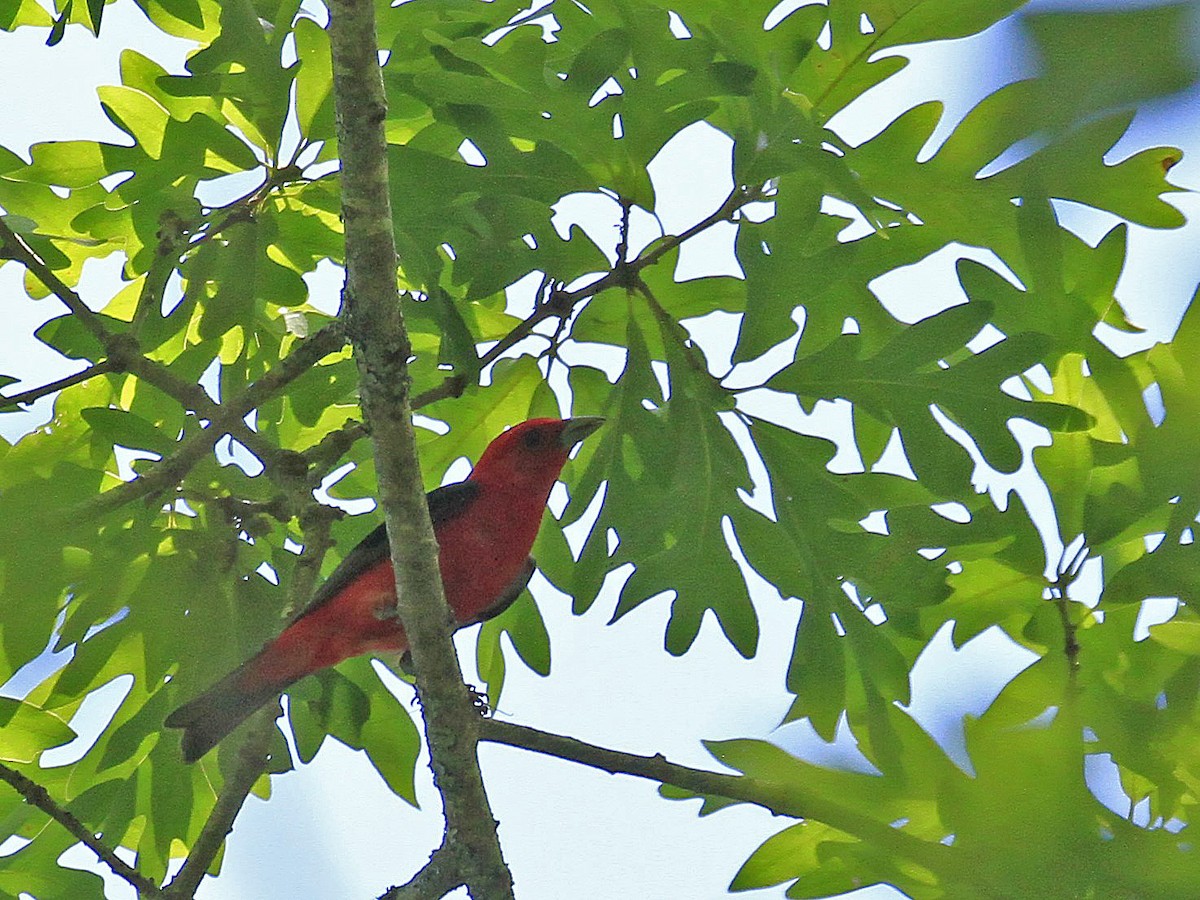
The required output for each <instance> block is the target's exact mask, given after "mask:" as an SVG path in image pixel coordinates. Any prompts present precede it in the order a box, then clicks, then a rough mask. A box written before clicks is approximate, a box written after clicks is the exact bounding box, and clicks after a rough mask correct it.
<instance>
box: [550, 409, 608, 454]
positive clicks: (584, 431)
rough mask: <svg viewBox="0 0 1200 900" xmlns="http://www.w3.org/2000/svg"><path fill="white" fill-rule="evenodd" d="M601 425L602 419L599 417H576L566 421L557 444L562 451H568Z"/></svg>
mask: <svg viewBox="0 0 1200 900" xmlns="http://www.w3.org/2000/svg"><path fill="white" fill-rule="evenodd" d="M603 424H604V419H603V417H601V416H576V417H575V418H573V419H567V424H566V425H564V426H563V430H562V433H561V434H559V436H558V443H559V445H560V446H561V447H562V448H563V449H564V450H570V449H571V448H572V447H574V446H575V445H576V444H578V443H579V442H580V441H582V440H583V439H584V438H586V437H587V436H588V435H589V434H591V433H592V432H593V431H595V430H596V429H597V428H599V427H600V426H601V425H603Z"/></svg>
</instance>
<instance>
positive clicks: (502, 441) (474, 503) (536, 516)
mask: <svg viewBox="0 0 1200 900" xmlns="http://www.w3.org/2000/svg"><path fill="white" fill-rule="evenodd" d="M603 421H604V420H603V419H599V418H595V417H590V416H587V417H580V418H574V419H531V420H530V421H528V422H522V423H521V424H520V425H517V426H515V427H513V428H511V429H509V430H508V431H506V432H504V433H503V434H501V435H500V436H499V437H497V438H496V439H495V440H493V441H492V442H491V444H489V445H488V447H487V449H486V450H485V451H484V452H483V456H481V457H480V459H479V463H478V465H476V466H475V468H474V470H473V471H472V472H471V474H470V476H469V477H468V478H467V480H466V481H463V482H461V483H459V484H448V485H444V486H442V487H440V488H437V489H436V490H433V491H430V492H429V493H428V494H427V495H426V502H427V503H428V504H429V517H430V519H432V520H433V529H434V533H435V534H436V535H437V541H438V548H439V561H440V567H441V572H442V585H443V587H444V588H445V591H446V602H447V603H448V604H449V605H450V608H451V609H452V610H453V611H454V615H455V618H456V619H457V621H458V624H459V627H465V626H467V625H473V624H475V623H477V622H482V621H484V620H486V619H489V618H491V617H492V616H495V615H498V614H499V613H501V612H503V611H504V610H505V609H506V608H507V607H508V606H509V605H510V604H511V603H512V602H513V601H514V600H515V599H516V598H517V597H518V596H520V594H521V591H522V590H524V588H525V585H526V584H527V583H528V582H529V578H530V577H531V576H532V574H533V559H532V558H531V557H530V556H529V551H530V550H531V549H532V548H533V541H534V538H535V537H537V532H538V527H539V526H540V525H541V521H542V509H543V508H544V507H545V505H546V500H547V498H548V497H549V496H550V489H551V488H552V487H553V486H554V482H555V480H556V479H557V478H558V475H559V473H560V472H561V471H562V467H563V464H564V463H566V461H567V456H568V454H569V453H570V452H571V450H572V448H573V447H574V446H575V445H576V444H578V443H579V442H580V441H582V440H583V439H584V438H586V437H587V436H588V435H589V434H591V433H592V432H593V431H595V430H596V429H597V428H599V427H600V425H601V424H602V423H603ZM395 603H396V582H395V580H394V576H393V573H392V560H391V557H390V555H389V550H388V536H387V531H386V529H385V526H383V525H380V526H379V527H378V528H376V529H375V530H374V531H372V532H371V533H370V534H369V535H367V536H366V537H365V538H364V539H363V540H362V542H361V543H360V544H359V545H358V546H357V547H355V548H354V549H353V550H351V551H350V553H348V554H347V555H346V557H345V558H344V559H343V560H342V562H341V565H339V566H338V567H337V568H336V569H335V570H334V572H333V574H332V575H330V576H329V579H328V580H327V581H326V582H325V583H324V584H322V585H321V587H320V589H319V590H318V591H317V593H316V595H315V596H314V597H313V600H312V602H311V603H310V604H309V605H308V606H307V607H306V608H305V609H304V610H303V611H302V612H301V613H300V614H299V615H297V616H296V617H295V618H294V619H292V621H291V623H290V624H289V625H288V626H287V627H286V628H285V629H284V630H283V633H282V634H280V635H279V637H277V638H275V639H274V640H273V641H271V642H270V643H268V644H267V645H266V646H265V647H263V649H262V650H260V651H259V652H258V654H257V655H255V656H254V657H252V658H251V659H250V660H248V661H247V662H245V663H243V664H242V665H241V666H240V667H238V668H237V669H235V670H234V671H233V672H231V673H230V674H228V675H226V676H225V677H224V678H222V679H221V680H220V681H218V682H217V683H216V684H215V685H213V686H212V687H210V688H209V689H208V690H207V691H205V692H204V693H203V694H201V695H200V696H199V697H197V698H195V699H194V700H191V701H189V702H188V703H185V704H184V705H183V706H181V707H179V709H177V710H175V711H174V712H173V713H171V714H170V715H169V716H168V717H167V719H166V725H167V726H168V727H169V728H182V729H183V756H184V759H185V760H186V761H187V762H194V761H195V760H197V759H199V758H200V757H201V756H203V755H204V754H205V753H207V752H208V751H209V750H211V749H212V748H213V747H214V746H216V744H217V742H218V741H220V740H221V739H222V738H224V737H225V736H226V735H227V734H229V733H230V732H231V731H233V729H234V728H236V727H237V726H238V725H239V724H240V723H241V722H242V721H244V720H245V719H246V718H248V717H249V716H250V714H251V713H253V712H254V711H255V710H257V709H258V708H259V707H261V706H262V705H263V704H265V703H267V702H269V701H270V700H272V699H274V698H275V697H276V696H278V695H279V694H280V693H281V692H282V691H284V690H285V689H286V688H287V687H288V686H289V685H291V684H293V683H294V682H296V681H298V680H299V679H301V678H303V677H304V676H305V675H309V674H311V673H313V672H316V671H318V670H320V669H324V668H326V667H327V666H332V665H335V664H337V663H339V662H341V661H342V660H344V659H349V658H350V657H352V656H358V655H360V654H363V653H403V652H404V651H405V650H407V649H408V639H407V638H406V637H405V634H404V629H403V627H401V625H400V623H399V622H398V621H397V619H396V617H395V614H394V610H395Z"/></svg>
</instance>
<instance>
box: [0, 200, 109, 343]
mask: <svg viewBox="0 0 1200 900" xmlns="http://www.w3.org/2000/svg"><path fill="white" fill-rule="evenodd" d="M0 258H5V259H12V260H15V261H16V262H19V263H21V265H23V266H24V267H25V268H26V269H28V270H29V271H30V272H32V273H33V274H34V275H35V276H37V279H38V281H40V282H41V283H42V284H44V285H45V286H46V287H47V288H48V289H49V290H50V291H51V293H53V294H54V296H56V297H57V298H58V299H59V300H61V301H62V302H63V303H64V304H66V307H67V309H69V310H70V311H71V313H72V314H73V315H74V316H75V317H76V318H78V319H79V321H80V322H81V323H82V324H83V327H84V328H86V329H87V330H88V331H89V332H90V333H91V335H92V336H93V337H94V338H95V339H96V340H98V341H99V342H100V345H101V346H102V347H104V349H105V352H106V353H108V355H109V356H112V355H113V353H112V352H111V351H112V348H111V347H110V344H111V343H112V341H113V338H114V335H113V333H112V332H111V331H109V330H108V328H106V327H105V325H104V321H103V320H102V319H101V318H100V315H99V313H95V312H92V310H91V308H90V307H89V306H88V305H87V304H86V303H84V302H83V298H82V297H80V296H79V294H77V293H75V291H74V290H72V289H71V288H70V287H69V286H68V285H67V284H66V283H65V282H64V281H63V280H62V279H61V278H59V277H58V276H57V275H55V274H54V270H53V269H51V268H50V266H48V265H47V264H46V262H45V261H44V260H43V259H42V258H41V257H40V256H38V254H37V252H36V251H35V250H34V249H33V248H32V247H30V246H29V244H28V243H26V242H25V239H24V238H23V237H21V236H20V235H19V234H17V233H16V232H15V231H13V230H12V228H10V227H9V225H8V222H6V221H5V220H4V217H3V216H0Z"/></svg>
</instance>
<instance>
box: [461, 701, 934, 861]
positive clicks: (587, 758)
mask: <svg viewBox="0 0 1200 900" xmlns="http://www.w3.org/2000/svg"><path fill="white" fill-rule="evenodd" d="M479 737H480V740H483V741H489V742H491V743H496V744H506V745H508V746H510V747H518V748H521V749H524V750H532V751H534V752H536V753H542V754H545V755H547V756H553V757H556V758H558V759H565V760H567V761H569V762H577V763H580V764H582V765H585V766H590V767H591V768H593V769H600V770H602V771H604V772H609V773H610V774H613V775H633V776H636V777H638V778H647V779H650V780H651V781H658V782H660V783H662V784H671V785H674V786H676V787H679V788H683V789H684V790H687V791H690V792H692V793H695V794H699V795H709V796H716V797H724V798H726V799H729V800H735V801H740V802H745V803H753V804H755V805H757V806H762V807H764V808H766V809H769V810H770V811H771V812H773V813H776V814H779V815H785V816H793V817H796V818H812V819H816V820H818V821H821V822H824V823H826V824H828V825H831V826H833V827H834V828H837V829H840V830H841V831H844V832H846V833H847V834H852V835H855V836H856V837H859V838H861V839H862V840H865V841H871V842H872V843H874V844H876V845H878V846H880V847H885V848H887V849H888V850H889V851H891V852H893V853H895V854H896V855H898V856H903V857H905V858H907V859H911V860H913V861H914V862H916V863H918V864H920V865H922V866H924V867H926V868H928V869H930V870H931V871H935V872H939V873H943V874H951V873H952V872H953V870H954V869H955V868H956V867H955V866H954V865H953V860H952V857H951V852H952V851H951V849H950V848H949V847H946V846H944V845H942V844H938V843H931V842H929V841H924V840H921V839H920V838H917V837H914V836H912V835H910V834H906V833H905V832H904V831H902V830H901V829H898V828H892V827H891V826H889V825H886V824H883V823H880V822H878V821H876V820H875V819H873V818H871V817H870V816H865V815H862V814H861V813H857V812H854V811H853V810H850V809H847V808H845V807H842V806H839V805H837V804H835V803H832V802H830V801H829V800H827V799H825V798H824V797H822V796H821V795H820V794H819V793H817V792H816V791H809V790H806V789H805V787H804V785H802V784H795V785H789V786H788V789H787V790H786V791H784V790H781V789H780V786H779V785H777V784H772V785H767V784H762V783H760V782H758V781H756V780H755V779H753V778H750V777H747V776H743V775H725V774H721V773H718V772H709V771H705V770H704V769H693V768H691V767H689V766H683V765H680V764H678V763H673V762H670V761H668V760H667V759H666V757H664V756H663V755H662V754H657V755H655V756H639V755H637V754H634V753H623V752H621V751H618V750H610V749H608V748H606V747H598V746H596V745H595V744H588V743H586V742H584V741H580V740H577V739H576V738H572V737H566V736H564V735H560V734H552V733H550V732H547V731H539V730H538V729H536V728H529V727H527V726H524V725H516V724H513V723H511V722H502V721H500V720H498V719H494V718H488V719H483V720H482V721H481V722H480V734H479Z"/></svg>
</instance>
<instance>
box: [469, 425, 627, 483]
mask: <svg viewBox="0 0 1200 900" xmlns="http://www.w3.org/2000/svg"><path fill="white" fill-rule="evenodd" d="M603 424H604V419H602V418H599V417H598V416H578V417H576V418H573V419H530V420H529V421H527V422H522V423H521V424H520V425H514V426H513V427H512V428H510V429H509V430H508V431H506V432H504V433H503V434H501V435H499V436H498V437H497V438H496V439H495V440H493V441H492V442H491V443H490V444H488V447H487V449H486V450H484V451H483V456H481V457H480V458H479V462H478V463H476V465H475V469H474V471H472V473H471V480H472V481H478V482H482V483H485V484H496V485H505V486H517V485H525V486H528V487H529V488H530V489H541V488H544V489H545V490H546V491H549V490H550V488H551V486H553V484H554V481H555V479H556V478H558V474H559V472H561V471H562V467H563V465H564V464H565V463H566V461H567V457H568V456H569V455H570V453H571V450H572V449H574V447H575V445H576V444H578V443H579V442H580V441H582V440H583V439H584V438H586V437H587V436H588V435H590V434H591V433H592V432H593V431H595V430H596V429H597V428H599V427H600V426H601V425H603Z"/></svg>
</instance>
